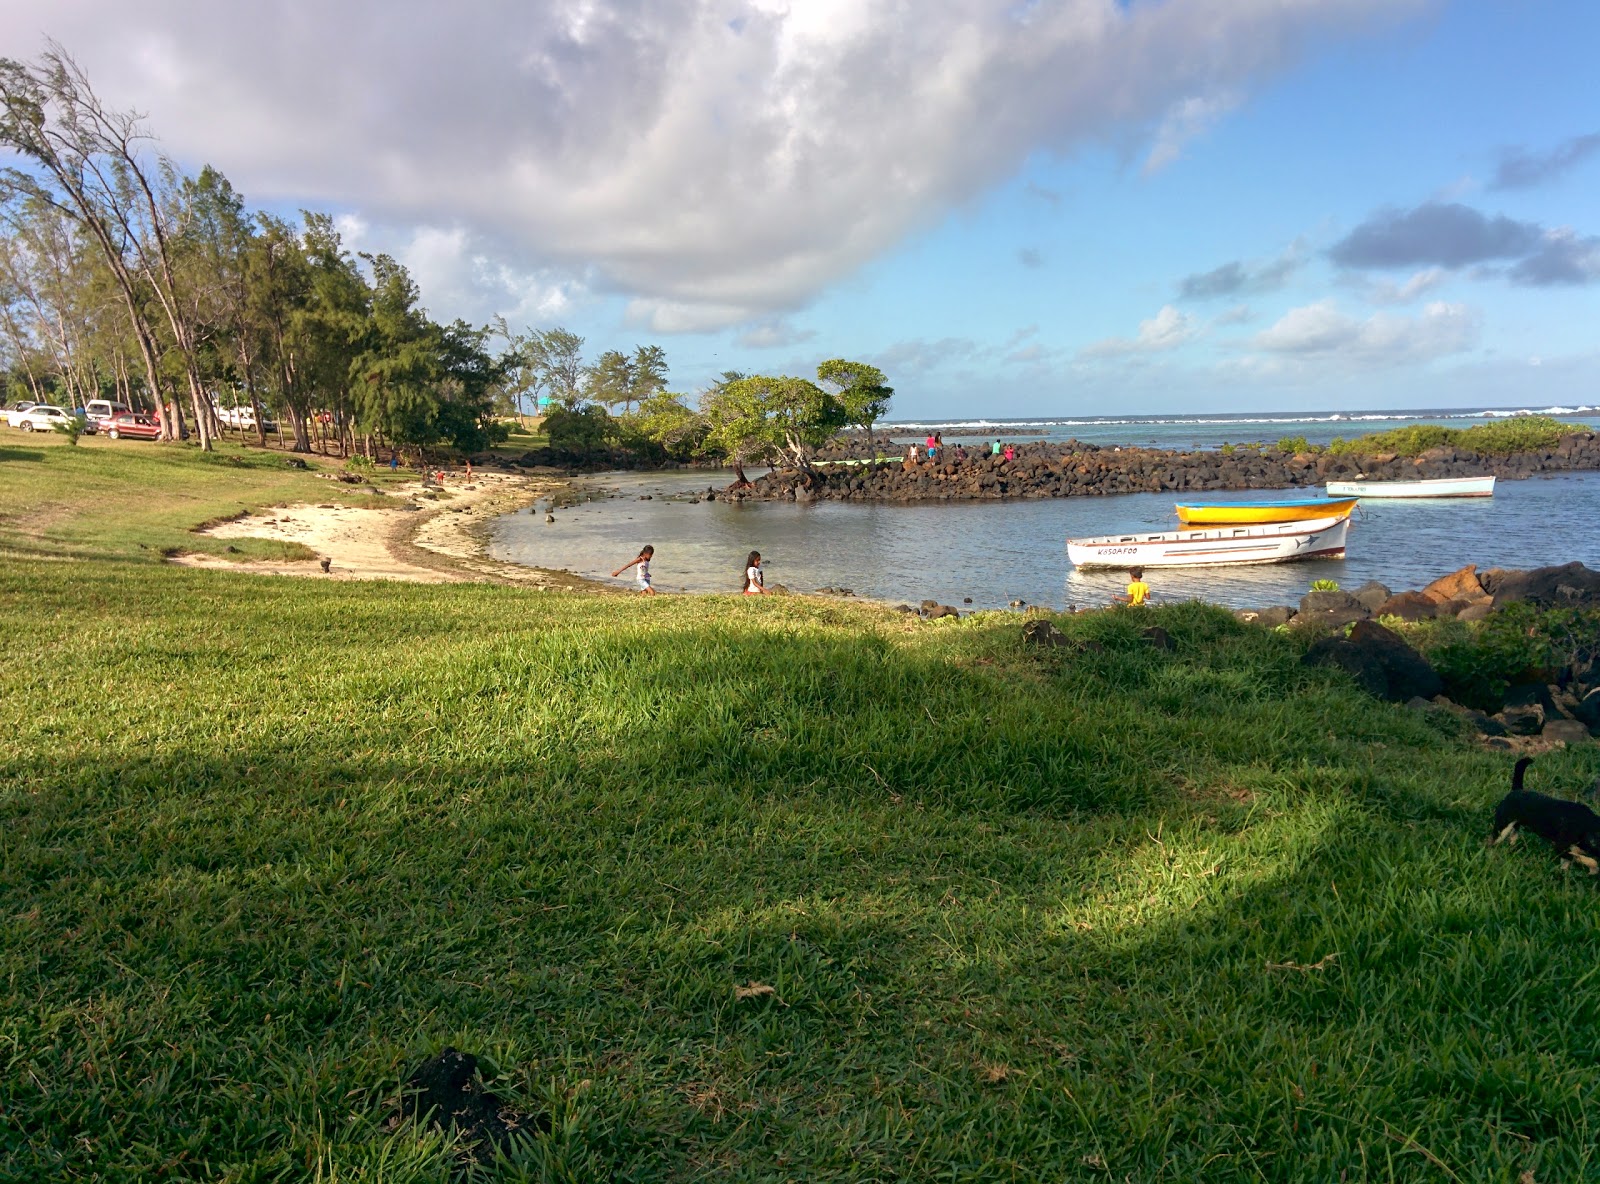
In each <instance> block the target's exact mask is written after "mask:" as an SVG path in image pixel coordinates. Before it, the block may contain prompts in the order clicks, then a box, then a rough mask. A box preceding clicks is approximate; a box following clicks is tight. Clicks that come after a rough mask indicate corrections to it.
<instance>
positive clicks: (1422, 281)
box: [1367, 267, 1447, 304]
mask: <svg viewBox="0 0 1600 1184" xmlns="http://www.w3.org/2000/svg"><path fill="white" fill-rule="evenodd" d="M1446 274H1447V273H1446V272H1445V270H1444V268H1442V267H1428V268H1424V269H1423V270H1422V271H1419V272H1416V273H1414V274H1413V275H1411V276H1410V277H1409V278H1408V279H1407V280H1406V281H1405V282H1404V283H1401V284H1396V283H1394V282H1393V281H1391V280H1375V281H1373V282H1372V283H1371V284H1370V285H1369V286H1368V288H1367V299H1368V300H1370V301H1372V303H1374V304H1410V303H1411V302H1412V301H1414V300H1416V299H1418V298H1419V297H1421V296H1424V295H1426V294H1427V293H1429V292H1431V291H1433V289H1435V288H1437V287H1438V286H1439V285H1440V284H1442V283H1443V282H1444V280H1445V277H1446Z"/></svg>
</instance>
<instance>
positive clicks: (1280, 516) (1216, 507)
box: [1176, 497, 1361, 526]
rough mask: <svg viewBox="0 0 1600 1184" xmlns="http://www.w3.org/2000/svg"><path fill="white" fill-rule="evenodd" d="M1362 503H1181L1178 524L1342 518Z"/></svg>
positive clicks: (1322, 499)
mask: <svg viewBox="0 0 1600 1184" xmlns="http://www.w3.org/2000/svg"><path fill="white" fill-rule="evenodd" d="M1359 500H1361V499H1359V498H1354V497H1305V498H1299V499H1297V500H1290V501H1276V502H1190V503H1187V504H1182V503H1180V504H1179V505H1178V506H1177V507H1176V508H1177V511H1178V521H1179V522H1181V523H1183V524H1184V525H1185V526H1222V525H1235V524H1243V525H1246V526H1260V525H1265V524H1267V523H1269V522H1306V521H1308V520H1310V519H1312V518H1343V517H1345V516H1346V515H1348V514H1349V513H1350V511H1351V510H1353V509H1355V507H1356V502H1358V501H1359Z"/></svg>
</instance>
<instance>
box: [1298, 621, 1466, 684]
mask: <svg viewBox="0 0 1600 1184" xmlns="http://www.w3.org/2000/svg"><path fill="white" fill-rule="evenodd" d="M1301 661H1302V662H1304V663H1305V664H1306V665H1308V666H1338V667H1340V668H1341V669H1343V670H1345V671H1347V672H1348V673H1349V674H1350V676H1351V677H1352V678H1354V679H1355V680H1356V683H1357V684H1358V685H1359V686H1360V687H1361V688H1362V690H1364V691H1366V692H1367V693H1368V694H1370V695H1374V696H1376V697H1377V698H1380V699H1388V700H1389V701H1390V702H1393V703H1404V702H1406V701H1407V700H1408V699H1411V698H1413V697H1416V696H1420V697H1421V698H1424V699H1431V698H1433V697H1434V696H1435V695H1437V694H1440V693H1442V692H1443V690H1444V683H1443V682H1442V681H1441V680H1440V678H1439V675H1438V673H1437V672H1436V671H1435V670H1434V669H1433V667H1432V666H1430V665H1428V661H1427V659H1426V658H1424V657H1423V656H1422V655H1421V654H1419V653H1417V651H1416V650H1414V649H1412V648H1411V647H1410V646H1409V645H1407V644H1406V643H1405V641H1404V640H1403V639H1402V638H1401V637H1400V635H1399V634H1397V633H1394V632H1393V631H1391V630H1389V629H1385V628H1384V627H1383V626H1382V625H1379V624H1377V623H1376V622H1374V621H1357V622H1356V625H1355V628H1354V629H1352V630H1351V631H1350V636H1349V637H1324V638H1321V639H1319V640H1318V641H1316V642H1315V643H1313V644H1312V646H1311V648H1310V649H1309V650H1307V651H1306V655H1305V657H1304V658H1302V659H1301Z"/></svg>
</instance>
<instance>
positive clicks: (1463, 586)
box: [1422, 563, 1489, 608]
mask: <svg viewBox="0 0 1600 1184" xmlns="http://www.w3.org/2000/svg"><path fill="white" fill-rule="evenodd" d="M1422 595H1423V596H1426V597H1427V598H1428V599H1429V600H1431V601H1433V602H1434V603H1435V604H1444V603H1446V602H1447V601H1451V600H1459V601H1462V602H1463V603H1462V605H1461V607H1462V608H1465V607H1466V606H1467V605H1469V604H1477V603H1478V602H1479V601H1483V600H1488V599H1489V594H1488V593H1487V592H1485V591H1484V590H1483V585H1482V584H1481V583H1480V582H1479V580H1478V565H1477V564H1476V563H1469V564H1467V566H1465V567H1462V568H1458V569H1457V570H1455V571H1453V572H1450V573H1449V574H1448V575H1443V576H1440V577H1439V578H1438V579H1437V580H1435V581H1433V583H1431V584H1429V585H1428V586H1427V587H1426V588H1424V589H1423V590H1422Z"/></svg>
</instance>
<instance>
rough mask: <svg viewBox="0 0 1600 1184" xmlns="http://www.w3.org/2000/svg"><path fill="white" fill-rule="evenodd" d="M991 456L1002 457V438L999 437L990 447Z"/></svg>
mask: <svg viewBox="0 0 1600 1184" xmlns="http://www.w3.org/2000/svg"><path fill="white" fill-rule="evenodd" d="M989 455H990V456H999V455H1000V437H999V436H996V437H995V438H994V443H993V444H992V445H990V447H989Z"/></svg>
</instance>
